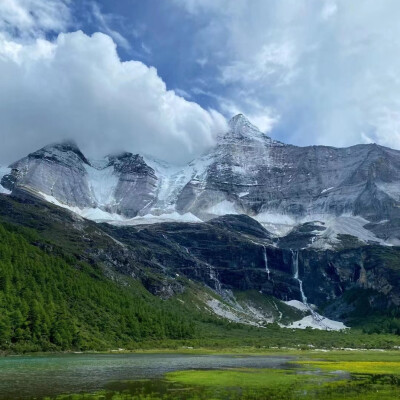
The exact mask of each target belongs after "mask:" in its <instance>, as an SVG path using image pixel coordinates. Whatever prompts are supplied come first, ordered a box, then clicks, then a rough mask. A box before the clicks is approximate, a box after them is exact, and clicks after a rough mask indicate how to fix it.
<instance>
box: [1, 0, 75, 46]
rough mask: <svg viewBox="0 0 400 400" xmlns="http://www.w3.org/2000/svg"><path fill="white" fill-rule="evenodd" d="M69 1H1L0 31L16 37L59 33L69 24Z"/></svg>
mask: <svg viewBox="0 0 400 400" xmlns="http://www.w3.org/2000/svg"><path fill="white" fill-rule="evenodd" d="M69 2H70V1H69V0H45V1H43V0H1V2H0V31H1V32H3V33H9V34H11V35H13V36H18V37H23V38H27V37H32V36H34V37H36V36H39V35H43V34H44V33H45V32H49V31H53V32H60V31H63V30H65V29H66V28H67V27H68V26H69V24H70V23H71V13H70V9H69V7H68V4H69Z"/></svg>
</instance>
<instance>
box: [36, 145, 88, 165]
mask: <svg viewBox="0 0 400 400" xmlns="http://www.w3.org/2000/svg"><path fill="white" fill-rule="evenodd" d="M29 157H32V158H47V159H52V158H53V159H57V160H64V161H66V160H68V159H69V160H70V162H72V163H73V160H74V159H75V158H76V159H79V160H80V161H82V162H83V163H85V164H89V161H88V160H87V159H86V157H85V156H84V155H83V153H82V152H81V150H80V149H79V147H78V145H77V144H76V142H74V141H73V140H65V141H62V142H59V143H53V144H49V145H47V146H45V147H43V148H41V149H40V150H37V151H35V152H34V153H31V154H30V155H29Z"/></svg>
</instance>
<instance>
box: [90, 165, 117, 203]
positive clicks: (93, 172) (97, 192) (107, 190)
mask: <svg viewBox="0 0 400 400" xmlns="http://www.w3.org/2000/svg"><path fill="white" fill-rule="evenodd" d="M101 161H103V160H101ZM91 163H92V165H101V166H102V164H101V163H100V162H96V161H92V162H91ZM101 166H100V167H99V168H95V167H93V166H90V165H86V164H85V170H86V173H87V180H88V185H89V188H90V190H91V192H92V195H93V197H94V199H95V200H96V203H97V204H98V206H99V207H104V206H110V205H113V204H115V198H114V192H115V189H116V187H117V185H118V182H119V178H118V176H117V175H116V174H115V173H114V167H113V166H109V167H105V168H101Z"/></svg>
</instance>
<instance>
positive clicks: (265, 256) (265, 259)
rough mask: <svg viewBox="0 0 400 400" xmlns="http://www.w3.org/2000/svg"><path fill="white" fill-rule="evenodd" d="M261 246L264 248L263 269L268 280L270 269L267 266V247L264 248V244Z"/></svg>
mask: <svg viewBox="0 0 400 400" xmlns="http://www.w3.org/2000/svg"><path fill="white" fill-rule="evenodd" d="M263 248H264V265H265V271H266V272H267V274H268V280H270V273H271V271H270V270H269V268H268V256H267V248H266V246H263Z"/></svg>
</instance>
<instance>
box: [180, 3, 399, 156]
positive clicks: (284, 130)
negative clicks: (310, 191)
mask: <svg viewBox="0 0 400 400" xmlns="http://www.w3.org/2000/svg"><path fill="white" fill-rule="evenodd" d="M175 4H178V5H179V6H180V7H182V8H184V9H185V10H186V11H187V12H188V13H189V14H192V16H193V17H194V18H196V21H201V22H202V24H200V23H199V26H201V29H200V30H198V31H197V37H196V42H197V43H196V44H197V48H198V52H199V54H207V57H208V60H209V63H214V64H215V65H219V66H220V76H219V80H217V82H219V84H221V85H223V88H222V89H221V87H219V89H218V90H219V94H221V90H223V97H225V98H226V97H229V98H230V101H231V103H233V104H235V107H236V108H237V109H242V110H244V112H245V113H247V114H251V113H252V111H253V112H254V113H256V114H258V113H259V111H260V106H259V105H261V106H263V107H265V108H266V109H272V110H274V112H275V113H276V114H278V115H279V116H280V118H279V122H278V123H277V124H276V125H275V127H276V129H277V130H276V133H275V134H276V135H279V138H280V139H283V140H286V141H289V142H294V143H297V144H330V145H338V146H345V145H351V144H355V143H357V142H362V141H364V140H365V137H369V138H372V140H374V141H377V142H379V143H382V144H385V145H387V146H391V147H395V148H400V138H399V135H398V132H399V115H398V110H399V109H400V107H399V105H400V78H399V71H400V41H399V40H398V38H399V37H400V24H399V23H398V21H399V19H400V2H398V1H397V0H380V1H376V0H364V1H348V0H267V1H266V0H251V1H250V0H235V1H234V2H231V1H229V0H212V1H211V0H175ZM212 86H213V82H211V83H210V85H209V88H208V89H207V88H203V89H204V90H205V91H206V90H210V88H211V87H212ZM249 98H251V99H253V100H254V102H255V104H256V106H255V107H252V106H251V105H250V104H249V101H248V99H249ZM221 107H222V109H223V104H222V105H221ZM261 109H262V107H261Z"/></svg>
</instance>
